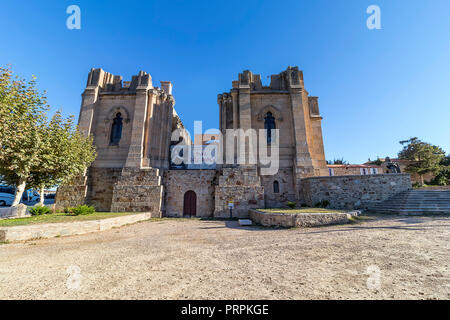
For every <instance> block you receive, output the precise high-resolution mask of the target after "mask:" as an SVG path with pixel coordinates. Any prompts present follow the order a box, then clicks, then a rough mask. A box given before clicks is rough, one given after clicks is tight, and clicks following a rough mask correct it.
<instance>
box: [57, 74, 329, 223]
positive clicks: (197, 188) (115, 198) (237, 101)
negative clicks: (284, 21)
mask: <svg viewBox="0 0 450 320" xmlns="http://www.w3.org/2000/svg"><path fill="white" fill-rule="evenodd" d="M217 102H218V106H219V114H220V120H219V121H220V124H219V127H220V131H221V133H222V137H223V138H222V139H225V138H224V137H225V136H226V135H225V132H226V130H228V129H235V130H236V129H243V130H244V131H246V130H248V129H257V130H258V129H264V128H268V127H269V128H272V129H274V128H276V129H279V141H278V146H279V159H278V161H279V163H278V170H277V171H276V173H275V174H272V175H262V174H261V169H262V168H261V165H260V164H258V163H257V164H237V163H233V164H229V163H227V164H217V165H214V166H212V167H198V168H189V167H176V166H172V165H171V155H170V154H171V146H172V145H174V144H175V142H173V141H172V140H173V139H172V132H173V131H175V130H176V129H179V130H178V131H180V132H182V134H181V135H180V137H179V141H184V142H183V143H184V144H185V145H192V144H194V142H192V141H191V138H190V136H189V134H187V132H186V131H184V130H183V129H184V126H183V123H182V121H181V119H180V118H179V116H178V115H177V113H176V111H175V109H174V104H175V99H174V96H173V94H172V83H171V82H169V81H161V83H160V87H156V86H154V85H153V82H152V77H151V76H150V74H148V73H145V72H143V71H141V72H139V74H137V75H135V76H133V77H132V79H131V81H122V77H121V76H115V75H112V74H110V73H108V72H105V71H103V70H102V69H92V70H91V71H90V72H89V75H88V80H87V85H86V89H85V90H84V92H83V94H82V104H81V109H80V115H79V130H81V131H82V132H83V133H84V134H86V135H92V136H93V137H94V144H95V147H96V150H97V158H96V160H95V161H94V162H93V163H92V165H91V166H90V167H89V168H88V170H87V171H86V174H85V175H84V176H82V177H79V178H78V179H75V180H74V181H72V183H71V184H69V185H65V186H61V187H60V188H59V189H58V192H57V196H56V207H57V208H64V207H68V206H75V205H79V204H89V205H93V206H95V207H96V209H97V211H111V212H119V211H143V212H144V211H145V212H150V213H151V216H152V217H161V216H184V215H188V216H202V217H208V216H209V217H227V216H229V211H228V204H229V203H230V202H232V203H233V206H234V211H233V212H234V213H233V215H234V216H238V217H246V216H247V214H248V209H250V208H263V207H279V206H283V205H285V203H286V202H287V201H295V202H297V203H298V204H300V203H309V202H311V199H310V198H308V194H307V192H305V190H304V187H303V185H304V183H303V180H304V179H306V178H309V177H314V176H327V175H328V169H327V167H326V162H325V156H324V146H323V139H322V127H321V121H322V117H321V115H320V113H319V106H318V98H317V97H312V96H309V94H308V92H307V91H306V89H305V86H304V81H303V73H302V71H300V70H298V68H297V67H288V68H287V69H286V70H285V71H283V72H281V73H279V74H275V75H272V76H271V80H270V85H269V86H263V85H262V83H261V76H260V75H258V74H253V73H252V72H251V71H248V70H246V71H244V72H242V73H240V74H239V77H238V80H235V81H232V88H231V90H230V91H229V92H226V93H221V94H219V95H218V99H217ZM180 129H181V130H180ZM183 132H184V134H183ZM269 132H270V131H269ZM195 140H197V137H195ZM200 140H202V141H200V144H203V142H204V140H203V139H200ZM269 140H270V139H269V137H268V141H269ZM269 142H270V141H269ZM195 143H196V142H195ZM226 153H227V152H226V151H224V152H223V154H221V157H224V158H225V157H227V154H226Z"/></svg>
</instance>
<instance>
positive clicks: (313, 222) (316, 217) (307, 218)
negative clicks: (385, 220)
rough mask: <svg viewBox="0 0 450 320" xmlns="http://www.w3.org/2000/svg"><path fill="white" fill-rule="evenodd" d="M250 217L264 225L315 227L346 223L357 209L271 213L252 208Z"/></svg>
mask: <svg viewBox="0 0 450 320" xmlns="http://www.w3.org/2000/svg"><path fill="white" fill-rule="evenodd" d="M248 212H249V216H250V219H251V220H252V221H253V222H255V223H257V224H260V225H262V226H265V227H273V226H277V227H285V228H293V227H317V226H325V225H331V224H344V223H348V222H349V219H350V217H351V216H355V215H359V214H360V212H359V211H352V212H347V213H298V214H290V213H271V212H262V211H258V210H254V209H250V210H249V211H248Z"/></svg>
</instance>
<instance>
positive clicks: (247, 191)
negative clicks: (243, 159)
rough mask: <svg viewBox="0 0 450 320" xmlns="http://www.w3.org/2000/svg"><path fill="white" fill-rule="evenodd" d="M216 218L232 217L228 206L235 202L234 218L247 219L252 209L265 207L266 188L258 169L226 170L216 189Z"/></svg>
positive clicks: (240, 168)
mask: <svg viewBox="0 0 450 320" xmlns="http://www.w3.org/2000/svg"><path fill="white" fill-rule="evenodd" d="M215 198H216V199H215V210H214V216H215V217H221V218H226V217H229V216H230V212H229V208H228V204H229V202H233V205H234V208H233V212H232V215H233V217H239V218H246V217H248V210H249V209H251V208H262V207H264V188H263V187H262V186H261V178H260V176H259V175H258V173H257V170H256V168H245V167H239V168H224V169H223V170H222V174H221V176H220V177H219V184H218V186H217V187H216V194H215Z"/></svg>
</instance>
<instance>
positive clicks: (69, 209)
mask: <svg viewBox="0 0 450 320" xmlns="http://www.w3.org/2000/svg"><path fill="white" fill-rule="evenodd" d="M72 210H73V208H72V207H65V208H64V213H72Z"/></svg>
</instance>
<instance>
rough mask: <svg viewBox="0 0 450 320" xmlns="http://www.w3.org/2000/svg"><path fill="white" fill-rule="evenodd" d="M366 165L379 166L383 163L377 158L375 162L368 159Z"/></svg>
mask: <svg viewBox="0 0 450 320" xmlns="http://www.w3.org/2000/svg"><path fill="white" fill-rule="evenodd" d="M367 164H373V165H376V166H381V165H382V164H383V161H382V160H381V159H380V158H379V157H377V160H370V158H369V161H367Z"/></svg>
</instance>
